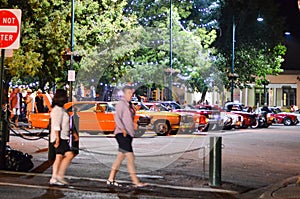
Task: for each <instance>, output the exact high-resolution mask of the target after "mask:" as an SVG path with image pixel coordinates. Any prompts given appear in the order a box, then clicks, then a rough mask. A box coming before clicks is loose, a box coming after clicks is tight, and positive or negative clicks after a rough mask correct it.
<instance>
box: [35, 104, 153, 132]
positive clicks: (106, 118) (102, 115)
mask: <svg viewBox="0 0 300 199" xmlns="http://www.w3.org/2000/svg"><path fill="white" fill-rule="evenodd" d="M65 108H66V110H67V111H68V113H69V114H70V115H72V114H73V111H74V110H77V114H78V115H79V117H80V119H79V131H88V132H97V133H99V132H102V133H105V134H107V133H113V131H114V129H115V127H116V125H115V121H114V113H115V108H114V106H113V105H112V103H111V102H98V101H97V102H93V101H80V102H69V103H67V104H65ZM49 118H50V113H35V114H31V115H30V117H29V127H31V128H33V127H34V128H48V125H49ZM150 122H151V118H150V117H148V116H146V115H143V114H136V115H135V117H134V128H135V131H136V132H135V133H136V137H140V136H141V135H143V134H144V133H145V131H146V128H147V125H149V124H150Z"/></svg>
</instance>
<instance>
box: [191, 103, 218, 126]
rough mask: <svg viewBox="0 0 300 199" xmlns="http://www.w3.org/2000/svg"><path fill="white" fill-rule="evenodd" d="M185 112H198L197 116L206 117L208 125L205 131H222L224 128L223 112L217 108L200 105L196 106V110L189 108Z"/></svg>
mask: <svg viewBox="0 0 300 199" xmlns="http://www.w3.org/2000/svg"><path fill="white" fill-rule="evenodd" d="M185 110H186V111H189V112H196V113H197V114H200V115H201V116H204V117H206V119H207V125H206V127H205V128H204V129H203V131H211V130H221V129H222V128H223V126H224V120H223V119H224V118H223V117H222V116H221V112H222V110H221V109H220V108H218V107H216V106H211V105H198V106H195V107H194V109H191V107H189V108H188V109H185Z"/></svg>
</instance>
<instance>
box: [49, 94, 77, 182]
mask: <svg viewBox="0 0 300 199" xmlns="http://www.w3.org/2000/svg"><path fill="white" fill-rule="evenodd" d="M67 102H68V96H67V91H65V90H63V89H58V90H57V91H56V93H55V95H54V97H53V101H52V108H53V109H52V111H51V113H50V118H51V131H50V144H52V145H53V147H54V148H55V154H56V155H55V161H54V163H53V168H52V177H51V179H50V185H67V184H68V182H67V181H66V180H65V179H64V176H65V172H66V170H67V168H68V166H69V164H70V162H71V160H72V159H73V158H74V157H75V154H74V153H73V152H72V150H71V147H70V144H69V143H70V117H69V114H68V113H67V111H66V110H65V109H64V107H63V106H64V104H65V103H67ZM73 136H74V138H75V139H74V140H75V141H78V140H79V136H78V134H76V133H75V132H73Z"/></svg>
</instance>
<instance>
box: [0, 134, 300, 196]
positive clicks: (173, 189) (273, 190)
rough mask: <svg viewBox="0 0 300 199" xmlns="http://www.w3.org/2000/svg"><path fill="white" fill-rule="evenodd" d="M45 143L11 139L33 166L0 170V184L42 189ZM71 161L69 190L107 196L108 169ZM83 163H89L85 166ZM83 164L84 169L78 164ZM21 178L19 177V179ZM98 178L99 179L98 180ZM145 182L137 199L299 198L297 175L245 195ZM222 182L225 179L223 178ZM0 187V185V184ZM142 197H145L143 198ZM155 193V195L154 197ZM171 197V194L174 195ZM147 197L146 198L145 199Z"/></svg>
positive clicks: (163, 181)
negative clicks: (28, 170) (27, 170)
mask: <svg viewBox="0 0 300 199" xmlns="http://www.w3.org/2000/svg"><path fill="white" fill-rule="evenodd" d="M47 144H48V141H47V140H40V141H39V142H34V143H33V142H28V141H25V140H21V138H17V137H13V136H11V139H10V143H9V145H10V146H11V147H12V148H15V149H17V150H20V151H22V152H24V153H29V154H31V155H34V158H33V162H34V164H35V167H34V168H33V170H32V171H31V173H17V174H16V173H14V172H12V173H11V172H6V171H0V177H2V178H0V184H1V182H3V179H11V180H12V181H11V182H10V183H12V182H14V181H15V182H20V178H21V179H24V176H31V177H27V178H26V181H21V182H22V183H25V184H28V185H35V184H36V183H37V182H39V183H40V184H38V185H41V186H43V187H44V188H45V189H47V187H48V180H49V179H50V174H51V165H50V164H49V165H47V161H46V160H47V146H48V145H47ZM74 160H75V161H74V162H73V163H72V164H71V166H70V169H69V171H68V172H67V174H72V176H70V175H68V176H67V179H68V180H70V182H71V184H72V186H74V187H75V189H74V188H73V191H76V190H80V191H87V192H88V191H92V192H97V193H98V192H103V193H108V192H109V190H108V189H107V188H106V184H105V180H106V179H105V177H106V176H107V175H108V172H109V168H106V167H101V166H103V165H99V164H96V163H95V162H93V160H90V159H89V157H84V156H78V157H77V158H75V159H74ZM87 161H88V162H89V164H87ZM83 164H84V165H85V166H84V167H83V166H82V165H83ZM22 176H23V177H22ZM119 176H120V178H119V179H120V180H119V181H120V182H123V183H124V184H126V185H129V184H130V182H129V181H126V180H124V179H128V176H127V174H126V173H122V172H121V173H120V175H119ZM100 177H101V178H100ZM142 180H143V181H145V182H148V183H149V184H150V186H149V187H148V188H146V190H143V191H141V192H139V191H138V192H137V193H136V194H137V196H138V197H143V198H147V197H149V198H155V197H156V196H162V197H172V198H175V197H181V198H194V197H197V196H198V197H199V195H201V196H202V198H210V199H214V198H224V199H225V198H226V199H231V198H232V199H234V198H240V199H254V198H257V199H273V198H275V199H290V198H293V199H295V198H298V199H300V187H299V186H296V184H295V182H296V181H297V176H295V177H291V178H288V179H285V180H283V181H280V182H278V183H276V184H274V185H272V186H268V187H265V188H262V189H259V190H253V191H249V192H247V193H238V192H237V191H234V190H226V189H217V188H210V187H208V186H201V187H199V186H198V185H197V186H196V187H190V186H176V185H174V184H173V185H172V184H170V182H169V181H168V180H166V179H159V180H155V179H154V180H153V179H148V178H143V179H142ZM224 180H225V179H224ZM1 185H2V184H1ZM144 194H146V195H144ZM157 194H159V195H157ZM174 194H175V195H174ZM146 196H147V197H146Z"/></svg>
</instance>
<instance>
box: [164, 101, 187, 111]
mask: <svg viewBox="0 0 300 199" xmlns="http://www.w3.org/2000/svg"><path fill="white" fill-rule="evenodd" d="M160 103H161V104H162V105H164V106H165V107H167V108H168V109H169V110H174V109H182V107H181V105H180V104H178V103H177V102H175V101H161V102H160Z"/></svg>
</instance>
